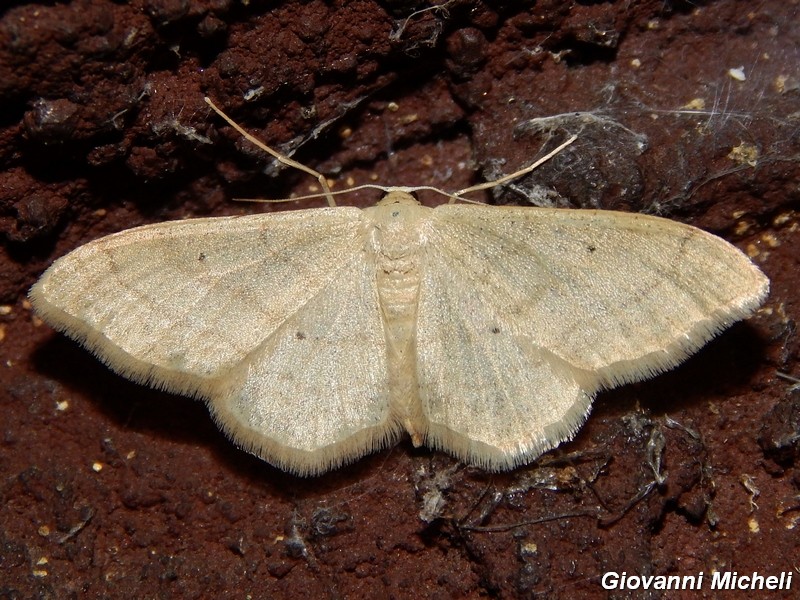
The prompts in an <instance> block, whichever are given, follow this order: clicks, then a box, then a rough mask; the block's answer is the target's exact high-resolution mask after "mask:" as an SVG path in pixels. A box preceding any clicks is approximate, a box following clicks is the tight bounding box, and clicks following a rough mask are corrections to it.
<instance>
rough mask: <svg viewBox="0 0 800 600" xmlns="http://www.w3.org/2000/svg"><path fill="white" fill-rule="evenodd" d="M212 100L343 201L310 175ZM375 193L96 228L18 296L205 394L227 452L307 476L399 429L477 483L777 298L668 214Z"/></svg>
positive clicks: (720, 245) (735, 257)
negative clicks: (596, 403) (474, 474)
mask: <svg viewBox="0 0 800 600" xmlns="http://www.w3.org/2000/svg"><path fill="white" fill-rule="evenodd" d="M209 104H210V105H211V106H212V107H213V108H214V109H215V110H217V111H218V112H219V113H220V114H221V115H222V116H223V118H225V119H226V120H227V121H228V122H229V123H231V124H232V125H233V126H234V127H236V128H237V130H238V131H240V132H241V133H242V134H244V135H245V136H246V137H247V138H248V139H250V140H251V141H253V142H254V143H256V144H258V145H259V147H261V148H262V149H264V150H265V151H267V152H269V153H271V154H272V155H273V156H276V157H278V158H279V159H280V160H282V161H283V162H285V163H286V164H289V165H291V166H296V167H298V168H301V169H302V170H304V171H306V172H307V173H310V174H312V175H314V176H316V177H317V178H318V179H319V180H320V183H321V184H322V185H323V189H325V195H326V196H327V197H328V198H329V202H330V203H331V204H335V202H334V200H333V195H332V193H331V192H330V190H329V188H328V187H327V185H326V183H325V178H324V177H323V176H322V175H321V174H320V173H317V172H316V171H313V170H312V169H309V168H308V167H305V166H303V165H299V163H296V162H295V161H293V160H291V159H289V158H287V157H283V156H282V155H280V154H278V153H276V152H274V151H273V150H272V149H270V148H268V147H267V146H265V145H264V144H262V143H260V142H258V141H257V140H255V138H253V137H252V136H250V135H249V134H247V133H246V132H245V131H244V130H242V129H241V128H240V127H239V126H238V125H236V124H235V123H234V122H233V121H231V120H230V119H229V118H228V117H227V116H225V115H224V114H223V113H221V111H219V109H217V108H216V107H215V106H214V105H213V103H211V102H210V101H209ZM551 154H552V153H551ZM549 156H550V155H548V156H547V157H545V159H543V160H546V159H547V158H549ZM540 162H541V161H538V162H537V163H535V164H534V165H532V166H531V167H529V168H527V169H524V170H523V171H521V172H518V173H515V174H512V175H511V176H508V177H505V178H503V179H501V180H500V181H499V182H492V183H488V184H481V185H479V186H474V187H473V188H468V189H467V190H462V191H460V192H457V193H456V194H454V195H451V198H452V197H456V198H460V197H461V195H462V194H464V193H466V192H469V191H474V190H476V189H483V188H486V187H489V186H491V185H497V184H498V183H502V182H504V181H506V180H508V179H509V178H510V177H512V176H517V175H520V174H522V173H523V172H527V171H529V170H530V169H532V168H533V167H534V166H535V165H536V164H539V163H540ZM382 189H384V190H385V196H384V197H383V199H382V200H380V202H378V203H377V205H375V206H373V207H371V208H367V209H364V210H362V209H359V208H353V207H345V206H330V207H326V208H314V209H307V210H298V211H290V212H276V213H269V214H257V215H252V216H238V217H218V218H202V219H189V220H183V221H170V222H165V223H157V224H153V225H145V226H143V227H136V228H134V229H129V230H127V231H122V232H120V233H116V234H113V235H109V236H107V237H103V238H101V239H98V240H95V241H92V242H90V243H88V244H86V245H84V246H81V247H80V248H78V249H76V250H74V251H72V252H70V253H69V254H67V255H66V256H64V257H62V258H60V259H58V260H57V261H55V262H54V263H53V265H52V266H51V267H50V268H49V269H47V271H46V272H45V273H44V274H43V275H42V276H41V278H40V279H39V281H38V282H37V283H36V284H35V285H34V286H33V288H32V289H31V291H30V299H31V301H32V304H33V307H34V309H35V310H36V312H37V313H38V314H39V315H40V316H41V317H42V319H44V321H46V322H47V323H49V324H50V325H52V326H53V327H55V328H56V329H58V330H61V331H63V332H64V333H65V334H66V335H68V336H69V337H71V338H73V339H75V340H77V341H78V342H80V343H81V344H83V345H84V346H86V347H87V348H88V349H89V350H91V351H92V352H93V353H94V354H96V355H97V356H98V357H99V358H100V359H101V360H102V361H103V362H105V363H106V364H107V365H108V366H109V367H110V368H111V369H113V370H114V371H116V372H117V373H119V374H121V375H123V376H125V377H128V378H130V379H132V380H134V381H137V382H141V383H144V384H147V385H151V386H154V387H158V388H163V389H166V390H170V391H172V392H176V393H179V394H185V395H189V396H194V397H197V398H201V399H203V400H204V401H205V402H206V404H207V405H208V408H209V410H210V412H211V414H212V415H213V417H214V419H215V420H216V421H217V423H218V424H219V426H220V427H221V428H222V429H223V430H224V431H225V432H226V433H227V434H228V435H229V436H230V437H231V438H232V439H233V441H234V442H235V443H236V444H238V445H239V446H240V447H242V448H243V449H245V450H247V451H248V452H251V453H253V454H256V455H257V456H259V457H261V458H263V459H264V460H266V461H268V462H269V463H271V464H273V465H276V466H278V467H280V468H282V469H285V470H288V471H291V472H293V473H297V474H301V475H310V474H319V473H322V472H325V471H327V470H329V469H332V468H334V467H337V466H339V465H342V464H344V463H347V462H350V461H352V460H355V459H356V458H357V457H360V456H362V455H364V454H366V453H369V452H371V451H373V450H376V449H379V448H383V447H386V446H387V445H389V444H392V443H394V442H395V441H396V440H398V438H399V437H400V436H401V435H402V434H403V433H404V432H405V433H407V434H408V435H410V436H411V440H412V441H413V443H414V444H415V445H423V444H424V445H426V446H429V447H432V448H436V449H440V450H443V451H445V452H448V453H450V454H452V455H455V456H456V457H458V458H459V459H462V460H464V461H467V462H470V463H473V464H475V465H478V466H480V467H483V468H485V469H489V470H505V469H511V468H513V467H515V466H517V465H520V464H524V463H527V462H530V461H531V460H533V459H535V458H536V457H538V456H539V455H541V454H542V453H543V452H546V451H547V450H549V449H551V448H553V447H555V446H557V445H558V444H560V443H561V442H563V441H565V440H568V439H570V438H571V437H572V436H573V435H574V434H575V432H576V431H577V430H578V428H579V427H580V426H581V425H582V423H583V422H584V420H585V419H586V418H587V415H588V413H589V410H590V407H591V404H592V400H593V398H594V396H595V394H596V393H597V392H598V391H599V390H601V389H608V388H613V387H615V386H618V385H620V384H623V383H626V382H632V381H638V380H642V379H645V378H648V377H651V376H653V375H655V374H657V373H660V372H662V371H664V370H666V369H669V368H671V367H673V366H675V365H676V364H678V363H679V362H681V361H682V360H684V359H685V358H686V357H687V356H688V355H690V354H691V353H693V352H695V351H696V350H697V349H698V348H700V347H701V346H702V345H703V344H705V343H706V342H707V341H708V340H709V339H710V338H712V337H713V336H714V335H716V334H717V333H718V332H720V331H721V330H722V329H724V328H726V327H728V326H729V325H731V324H732V323H734V322H736V321H738V320H741V319H744V318H747V317H748V316H750V315H751V314H752V313H753V312H754V311H755V310H756V309H757V308H758V307H759V306H760V305H761V303H762V302H763V300H764V299H765V297H766V295H767V293H768V290H769V281H768V279H767V278H766V276H765V275H764V274H763V273H762V272H761V271H760V270H759V269H758V267H756V266H755V265H754V264H753V263H752V262H751V261H750V260H749V259H748V258H747V257H746V256H745V255H744V254H743V253H742V252H740V251H739V250H738V249H737V248H735V247H734V246H732V245H731V244H729V243H728V242H726V241H724V240H722V239H720V238H718V237H716V236H714V235H711V234H709V233H706V232H704V231H702V230H700V229H697V228H695V227H691V226H688V225H684V224H681V223H678V222H675V221H671V220H666V219H662V218H657V217H652V216H646V215H642V214H629V213H622V212H612V211H602V210H565V209H547V208H534V207H498V206H486V205H476V204H457V203H449V204H444V205H441V206H438V207H436V208H429V207H427V206H422V205H421V204H420V203H419V202H418V201H417V200H416V199H415V198H414V197H413V196H412V194H411V190H410V189H409V188H397V187H394V188H392V187H389V188H382Z"/></svg>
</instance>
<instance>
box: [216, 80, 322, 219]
mask: <svg viewBox="0 0 800 600" xmlns="http://www.w3.org/2000/svg"><path fill="white" fill-rule="evenodd" d="M204 100H205V101H206V104H208V105H209V106H210V107H211V108H212V109H214V112H216V113H217V114H218V115H219V116H220V117H222V118H223V119H225V120H226V121H227V122H228V124H229V125H230V126H231V127H233V128H234V129H235V130H236V131H238V132H239V133H241V134H242V136H244V138H245V139H246V140H247V141H249V142H250V143H252V144H255V145H256V146H257V147H259V148H261V149H262V150H263V151H264V152H266V153H267V154H270V155H271V156H273V157H274V158H276V159H277V160H278V161H280V162H282V163H283V164H285V165H286V166H287V167H294V168H295V169H299V170H301V171H303V172H305V173H308V174H309V175H313V176H314V177H316V178H317V181H319V184H320V186H322V190H323V195H324V196H325V198H327V199H328V205H329V206H336V202H335V201H334V199H333V194H331V188H330V187H328V181H327V179H325V176H324V175H323V174H322V173H320V172H319V171H315V170H314V169H312V168H311V167H307V166H305V165H304V164H302V163H299V162H297V161H296V160H292V159H291V158H289V157H288V156H284V155H283V154H281V153H280V152H278V151H277V150H273V149H272V148H270V147H269V146H267V145H266V144H265V143H264V142H262V141H261V140H259V139H258V138H256V137H255V136H253V135H251V134H249V133H247V131H245V130H244V128H243V127H242V126H241V125H239V124H238V123H237V122H236V121H234V120H233V119H231V118H230V117H229V116H228V115H226V114H225V113H224V112H222V109H220V108H218V107H217V105H216V104H214V103H213V102H212V101H211V98H209V97H208V96H206V97H205V98H204Z"/></svg>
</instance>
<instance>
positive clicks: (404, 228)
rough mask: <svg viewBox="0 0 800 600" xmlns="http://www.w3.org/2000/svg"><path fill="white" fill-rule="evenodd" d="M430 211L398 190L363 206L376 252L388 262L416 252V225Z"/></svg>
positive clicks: (417, 240) (418, 234)
mask: <svg viewBox="0 0 800 600" xmlns="http://www.w3.org/2000/svg"><path fill="white" fill-rule="evenodd" d="M430 210H431V209H430V208H428V207H425V206H422V205H421V204H420V203H419V202H418V201H417V200H416V199H415V198H414V197H413V196H412V195H411V194H409V193H408V192H402V191H391V192H389V193H388V194H386V196H384V197H383V199H382V200H381V201H380V202H378V204H376V205H375V206H373V207H372V208H368V209H366V211H365V212H366V213H367V215H368V216H369V218H370V221H371V223H370V225H371V227H372V231H371V235H370V237H371V240H372V242H373V244H374V247H375V251H376V252H377V254H378V255H379V256H381V257H384V258H385V259H386V260H387V261H389V262H392V261H395V260H398V259H402V258H403V257H407V256H410V255H414V254H416V253H417V251H418V249H419V245H420V231H421V227H420V225H421V223H422V221H423V220H424V219H426V218H427V217H428V214H429V212H430ZM395 268H396V266H395Z"/></svg>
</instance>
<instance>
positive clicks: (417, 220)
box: [366, 191, 432, 444]
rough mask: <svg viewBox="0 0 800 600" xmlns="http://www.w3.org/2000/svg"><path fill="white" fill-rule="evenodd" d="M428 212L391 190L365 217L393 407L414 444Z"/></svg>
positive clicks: (418, 428) (419, 424)
mask: <svg viewBox="0 0 800 600" xmlns="http://www.w3.org/2000/svg"><path fill="white" fill-rule="evenodd" d="M431 210H432V209H430V208H428V207H425V206H422V205H420V203H419V202H417V200H415V199H414V197H413V196H411V195H410V194H409V193H407V192H403V191H391V192H389V193H388V194H387V195H386V196H385V197H384V198H383V199H382V200H381V201H380V202H379V203H378V204H377V205H376V206H373V207H372V208H368V209H366V212H367V216H368V217H369V227H370V228H371V231H370V235H369V245H370V248H369V251H370V252H371V253H373V260H374V261H375V267H376V269H375V272H376V284H377V288H378V295H379V297H380V304H381V308H382V309H383V319H384V331H385V332H386V341H387V349H388V360H389V377H390V379H391V385H390V386H389V389H390V390H391V391H392V395H393V400H392V406H394V407H395V410H396V412H397V413H398V414H396V415H395V417H396V418H398V419H399V420H401V422H403V425H404V426H405V428H406V430H407V431H408V432H409V433H410V434H411V438H412V440H413V441H414V443H415V444H420V443H422V439H423V435H424V433H425V423H424V419H423V417H422V411H421V405H420V400H419V395H418V385H417V381H416V370H415V364H416V351H415V339H414V334H415V331H416V322H417V305H418V296H419V285H420V278H421V272H420V260H421V257H422V252H421V246H422V243H423V240H422V230H423V223H424V222H425V220H426V219H427V218H428V217H429V215H430V211H431Z"/></svg>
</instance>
